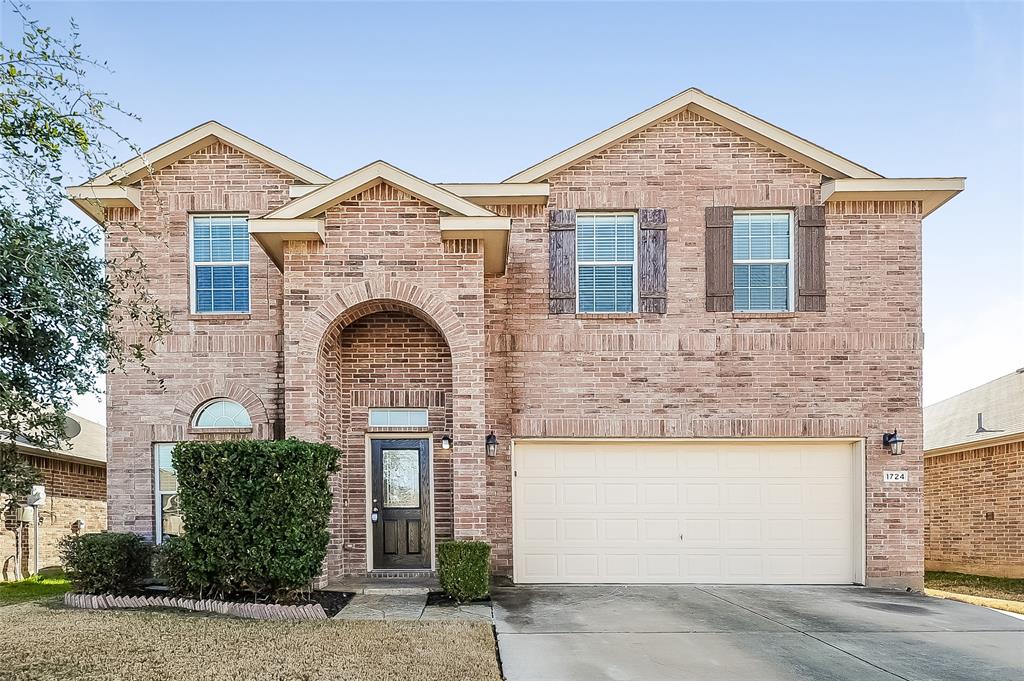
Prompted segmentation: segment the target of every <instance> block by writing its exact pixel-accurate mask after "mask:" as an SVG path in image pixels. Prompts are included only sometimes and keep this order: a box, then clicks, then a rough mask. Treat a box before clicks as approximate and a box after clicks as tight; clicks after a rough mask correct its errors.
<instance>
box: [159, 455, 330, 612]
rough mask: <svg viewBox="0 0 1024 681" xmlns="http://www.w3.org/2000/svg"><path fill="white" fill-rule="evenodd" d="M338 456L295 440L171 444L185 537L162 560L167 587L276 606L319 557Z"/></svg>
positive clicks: (309, 576)
mask: <svg viewBox="0 0 1024 681" xmlns="http://www.w3.org/2000/svg"><path fill="white" fill-rule="evenodd" d="M338 454H339V452H338V450H336V449H335V448H333V447H331V446H329V445H325V444H314V443H309V442H301V441H299V440H294V439H292V440H228V441H225V442H203V441H190V442H180V443H178V444H177V445H176V446H175V448H174V452H173V453H172V455H171V456H172V459H173V461H174V468H175V470H176V471H177V475H178V499H179V501H180V503H181V513H182V519H183V521H184V532H183V533H182V535H181V536H180V537H179V538H178V540H177V541H175V542H173V543H172V546H173V548H171V549H170V551H169V552H168V553H167V554H165V556H166V558H162V559H161V566H162V568H163V569H164V570H165V571H167V570H170V572H171V573H173V576H172V577H171V580H172V584H171V586H172V587H176V588H181V589H182V590H183V591H186V592H188V593H191V594H194V595H197V596H204V597H218V598H225V597H241V596H244V597H249V596H252V595H255V596H262V597H269V598H273V599H277V600H286V599H287V598H288V597H289V596H290V595H291V594H292V593H293V592H294V591H297V590H299V589H302V588H305V587H306V586H308V585H309V583H310V582H311V581H312V580H313V578H314V577H316V576H317V574H318V573H319V572H320V567H321V565H322V564H323V561H324V558H325V557H326V556H327V542H328V541H329V538H330V537H329V534H328V531H327V525H328V521H329V519H330V514H331V485H330V474H331V473H332V472H333V471H334V470H335V465H336V461H337V458H338Z"/></svg>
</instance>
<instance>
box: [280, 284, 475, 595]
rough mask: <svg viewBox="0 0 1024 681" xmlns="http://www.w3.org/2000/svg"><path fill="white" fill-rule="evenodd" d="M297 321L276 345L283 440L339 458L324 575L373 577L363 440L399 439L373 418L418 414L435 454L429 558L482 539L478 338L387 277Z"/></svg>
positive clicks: (430, 296)
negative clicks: (440, 544)
mask: <svg viewBox="0 0 1024 681" xmlns="http://www.w3.org/2000/svg"><path fill="white" fill-rule="evenodd" d="M305 318H306V323H305V324H304V325H303V327H302V329H301V332H299V333H296V340H295V341H294V342H286V353H285V384H286V385H285V395H286V398H285V399H286V407H285V408H286V434H287V435H289V436H295V437H299V438H302V439H307V440H314V441H326V442H330V443H331V444H334V445H336V446H338V447H339V448H340V449H341V450H342V453H343V460H342V462H341V471H340V472H339V474H338V476H337V477H338V479H337V482H336V486H335V500H334V511H335V512H334V516H333V518H332V524H331V535H332V539H331V546H330V549H329V553H328V559H327V565H325V574H324V576H325V577H327V578H328V579H336V578H337V577H340V576H343V575H351V574H361V573H363V572H365V571H366V569H367V568H368V567H371V565H372V567H374V568H379V567H380V566H378V565H376V564H373V560H372V558H368V556H373V554H374V543H373V539H374V537H373V534H374V527H373V524H372V521H371V519H370V515H371V512H372V507H371V505H370V504H369V503H368V502H369V501H370V500H371V499H372V498H373V495H372V491H373V490H372V488H373V479H372V465H371V464H373V462H374V458H373V457H374V445H373V439H374V437H376V436H377V435H378V433H386V434H388V435H391V434H398V435H402V434H403V431H402V430H401V429H397V430H396V429H393V428H388V427H386V426H385V427H377V426H373V425H371V424H370V418H369V417H370V414H371V412H370V410H371V409H387V408H395V409H423V408H425V409H426V410H427V425H426V426H425V427H423V428H419V427H417V428H418V432H419V433H420V435H421V436H422V437H426V438H427V439H428V440H429V441H430V442H431V443H432V447H431V449H432V451H433V461H432V462H431V465H432V473H433V475H432V479H431V480H429V483H430V485H431V486H432V490H433V495H432V496H433V501H432V506H431V511H432V512H431V517H430V522H431V523H432V527H431V532H430V535H429V539H430V544H431V545H430V546H429V547H424V548H425V549H427V550H429V551H430V554H431V557H432V555H433V551H434V548H435V547H436V543H437V540H438V539H439V538H440V539H444V538H449V537H454V538H460V539H464V538H465V539H468V538H480V537H483V536H485V534H486V512H485V504H486V469H485V460H484V446H483V445H484V437H485V435H486V432H485V429H484V422H483V419H484V409H483V390H484V369H483V333H482V328H480V327H479V326H478V325H473V326H472V327H469V328H467V327H466V326H465V325H463V323H462V320H461V319H460V318H459V316H458V315H457V314H455V312H454V311H453V309H452V307H451V306H450V305H449V304H448V303H447V301H446V300H445V299H444V297H442V296H439V295H437V293H436V292H430V291H428V290H426V289H421V288H419V287H417V286H415V285H410V284H408V283H405V282H400V281H397V280H395V279H394V278H391V277H382V278H380V279H374V280H367V281H364V282H361V283H359V284H356V285H352V286H350V287H347V288H346V289H343V290H341V291H339V292H338V293H336V294H335V295H333V296H332V297H331V298H330V299H328V300H327V301H325V302H323V303H322V304H321V305H320V306H319V307H318V308H317V309H316V310H314V311H311V312H309V313H307V315H306V316H305ZM381 428H383V429H381ZM424 433H427V434H428V435H426V436H424V435H423V434H424ZM443 435H450V436H451V440H452V448H451V449H450V450H442V448H441V445H440V439H441V437H442V436H443ZM396 439H397V438H396ZM413 439H415V438H413ZM425 482H427V481H425ZM430 564H432V563H428V564H427V566H428V567H429V565H430Z"/></svg>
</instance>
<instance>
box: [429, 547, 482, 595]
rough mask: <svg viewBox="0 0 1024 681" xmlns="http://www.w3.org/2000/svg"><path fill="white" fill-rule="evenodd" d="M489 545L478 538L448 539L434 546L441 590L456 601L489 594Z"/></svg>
mask: <svg viewBox="0 0 1024 681" xmlns="http://www.w3.org/2000/svg"><path fill="white" fill-rule="evenodd" d="M490 565H491V546H490V544H487V543H486V542H482V541H449V542H444V543H443V544H441V545H440V546H438V548H437V579H438V581H439V582H440V583H441V590H442V591H444V592H445V593H446V594H448V595H449V596H451V597H452V598H454V599H455V600H457V601H459V602H465V601H474V600H478V599H481V598H484V597H486V596H487V594H488V593H490V585H491V584H490V572H491V570H490Z"/></svg>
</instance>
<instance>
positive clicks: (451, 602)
mask: <svg viewBox="0 0 1024 681" xmlns="http://www.w3.org/2000/svg"><path fill="white" fill-rule="evenodd" d="M490 602H491V597H490V596H486V597H484V598H477V599H475V600H472V601H462V602H461V603H460V602H459V601H457V600H455V599H454V598H452V597H451V596H449V595H448V594H446V593H445V592H443V591H431V592H430V593H428V594H427V605H428V606H431V605H437V606H440V607H442V608H454V607H456V606H459V605H469V604H470V603H490ZM326 607H327V606H324V609H326Z"/></svg>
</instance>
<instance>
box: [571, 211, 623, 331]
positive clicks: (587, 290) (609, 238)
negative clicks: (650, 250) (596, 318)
mask: <svg viewBox="0 0 1024 681" xmlns="http://www.w3.org/2000/svg"><path fill="white" fill-rule="evenodd" d="M576 277H577V287H576V290H577V292H578V296H577V301H578V302H577V310H578V311H579V312H633V311H635V310H636V215H634V214H632V213H579V214H577V216H576Z"/></svg>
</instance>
